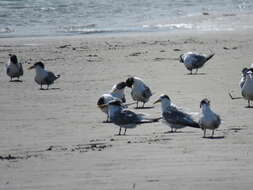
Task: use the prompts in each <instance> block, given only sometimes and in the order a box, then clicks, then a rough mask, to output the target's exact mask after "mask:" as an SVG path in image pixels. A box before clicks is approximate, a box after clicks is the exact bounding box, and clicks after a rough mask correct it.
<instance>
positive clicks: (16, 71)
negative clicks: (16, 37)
mask: <svg viewBox="0 0 253 190" xmlns="http://www.w3.org/2000/svg"><path fill="white" fill-rule="evenodd" d="M6 74H7V75H8V76H9V77H10V78H11V80H10V81H12V78H18V80H19V77H20V76H23V74H24V71H23V66H22V64H21V63H20V62H18V58H17V56H16V55H14V54H9V62H8V64H7V65H6Z"/></svg>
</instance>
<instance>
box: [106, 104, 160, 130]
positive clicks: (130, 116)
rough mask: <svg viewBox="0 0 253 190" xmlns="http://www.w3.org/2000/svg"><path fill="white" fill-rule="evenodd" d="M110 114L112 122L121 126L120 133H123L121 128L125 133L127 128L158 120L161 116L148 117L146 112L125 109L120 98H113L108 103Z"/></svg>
mask: <svg viewBox="0 0 253 190" xmlns="http://www.w3.org/2000/svg"><path fill="white" fill-rule="evenodd" d="M108 115H109V118H110V120H111V121H112V123H114V124H115V125H117V126H119V127H120V128H119V133H118V135H121V128H124V129H125V132H124V135H125V134H126V131H127V129H133V128H135V127H137V125H140V124H144V123H153V122H158V121H159V119H160V118H154V119H152V118H146V117H145V116H144V114H138V113H135V112H133V111H130V110H127V109H124V107H123V106H122V102H121V101H120V100H116V99H115V100H112V101H110V102H109V103H108Z"/></svg>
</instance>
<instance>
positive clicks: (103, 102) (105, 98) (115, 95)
mask: <svg viewBox="0 0 253 190" xmlns="http://www.w3.org/2000/svg"><path fill="white" fill-rule="evenodd" d="M125 87H126V83H125V82H119V83H118V84H115V85H114V86H113V87H112V89H111V91H110V92H109V93H107V94H103V95H102V96H101V97H100V98H99V99H98V101H97V106H98V107H99V108H100V109H101V111H102V112H104V113H105V114H106V115H107V119H106V121H105V122H109V115H108V106H107V104H108V103H109V102H110V101H112V100H113V99H118V100H120V101H121V102H122V103H125V102H126V98H125Z"/></svg>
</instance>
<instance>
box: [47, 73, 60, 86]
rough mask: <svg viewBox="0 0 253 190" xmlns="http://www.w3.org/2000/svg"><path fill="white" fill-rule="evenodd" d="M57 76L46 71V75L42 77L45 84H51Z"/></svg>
mask: <svg viewBox="0 0 253 190" xmlns="http://www.w3.org/2000/svg"><path fill="white" fill-rule="evenodd" d="M57 78H58V77H57V76H55V74H54V73H53V72H48V75H47V77H46V78H45V79H44V80H45V82H46V83H47V84H52V83H53V82H54V81H55V80H56V79H57Z"/></svg>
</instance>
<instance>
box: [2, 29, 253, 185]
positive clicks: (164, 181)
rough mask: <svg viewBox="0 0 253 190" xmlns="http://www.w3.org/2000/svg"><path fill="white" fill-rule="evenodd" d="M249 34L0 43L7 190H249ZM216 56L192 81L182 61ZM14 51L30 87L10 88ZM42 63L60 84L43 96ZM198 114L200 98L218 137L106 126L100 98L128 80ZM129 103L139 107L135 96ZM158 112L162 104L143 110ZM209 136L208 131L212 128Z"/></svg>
mask: <svg viewBox="0 0 253 190" xmlns="http://www.w3.org/2000/svg"><path fill="white" fill-rule="evenodd" d="M251 34H252V33H251V32H250V31H248V32H247V31H244V32H224V33H223V32H219V33H205V34H201V33H196V34H189V33H185V34H177V35H176V34H166V33H152V34H142V35H140V34H131V35H128V36H127V35H117V36H114V37H112V36H96V35H94V36H93V35H91V36H86V37H84V36H83V37H82V36H80V37H56V38H53V37H44V38H2V39H0V68H1V69H0V89H1V90H0V126H1V127H0V176H1V177H0V189H25V190H27V189H80V190H81V189H108V190H111V189H126V190H129V189H155V188H158V189H224V190H225V189H251V188H252V185H253V182H252V175H253V160H252V150H253V138H252V135H253V128H252V115H253V108H251V109H249V108H246V106H247V101H246V100H243V99H236V100H231V99H230V97H229V96H228V93H229V92H230V91H231V90H233V95H234V96H241V95H240V89H239V80H240V74H241V70H242V68H243V67H249V66H250V64H251V63H252V62H253V61H252V60H253V54H252V52H253V43H252V42H253V37H252V35H251ZM187 51H197V52H201V53H206V54H208V53H210V52H214V53H215V56H214V57H213V58H212V59H211V60H210V61H209V62H208V63H207V64H206V65H205V66H204V67H203V68H202V69H200V70H199V74H198V75H188V74H187V73H188V71H187V70H186V69H185V67H184V65H183V64H181V63H179V61H178V58H179V55H180V54H182V53H184V52H187ZM9 53H15V54H16V55H17V56H18V58H19V60H20V61H21V62H26V63H25V64H24V65H23V67H24V72H25V73H24V76H23V77H22V81H23V82H9V78H8V77H7V75H6V74H5V71H4V69H5V68H4V64H5V63H6V62H7V60H8V54H9ZM36 61H42V62H44V63H45V66H46V68H47V69H48V70H51V71H53V72H55V73H56V74H60V75H61V78H60V79H58V80H57V81H56V82H55V84H53V85H52V86H51V88H50V89H49V90H39V86H38V85H37V84H36V83H35V82H34V76H35V72H34V71H33V70H31V71H28V70H27V68H28V67H29V66H30V64H28V63H34V62H36ZM131 75H134V76H138V77H141V78H142V79H143V80H144V81H145V82H146V83H147V84H148V85H149V86H150V87H151V90H152V91H153V92H154V95H153V96H152V97H151V100H150V102H148V103H147V106H153V104H152V103H153V102H154V101H155V100H156V99H157V98H158V97H159V95H160V94H162V93H164V94H167V95H169V96H170V98H171V100H172V102H173V103H175V104H176V105H178V106H180V107H184V108H187V110H190V111H194V112H198V111H199V103H200V100H201V99H203V98H209V99H210V100H211V106H212V108H213V109H214V110H215V111H216V112H217V113H219V114H220V116H221V118H222V120H223V122H222V124H221V126H220V128H219V129H218V130H217V131H215V138H202V136H203V132H202V130H198V129H194V128H184V129H181V130H179V132H177V133H173V134H171V133H166V132H167V131H169V130H170V129H169V128H168V127H167V126H165V125H164V124H162V123H154V124H146V125H141V126H138V127H137V128H136V129H132V130H131V129H129V130H128V131H127V135H126V136H117V135H115V134H117V133H118V127H117V126H115V125H113V124H105V123H103V122H102V121H103V120H105V119H106V116H105V114H104V113H102V112H101V111H100V110H99V109H98V108H97V107H96V102H97V100H98V98H99V96H100V95H102V94H103V93H106V92H108V91H109V90H110V89H111V87H112V86H113V84H115V83H117V82H120V81H124V80H125V79H126V78H127V77H128V76H131ZM126 95H127V102H132V100H131V97H130V89H127V90H126ZM130 109H132V110H134V111H136V112H143V113H147V114H149V115H150V116H159V115H160V114H161V109H160V105H156V106H155V107H154V108H153V109H143V110H139V109H138V110H136V109H134V106H131V107H130ZM208 134H211V131H208Z"/></svg>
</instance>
